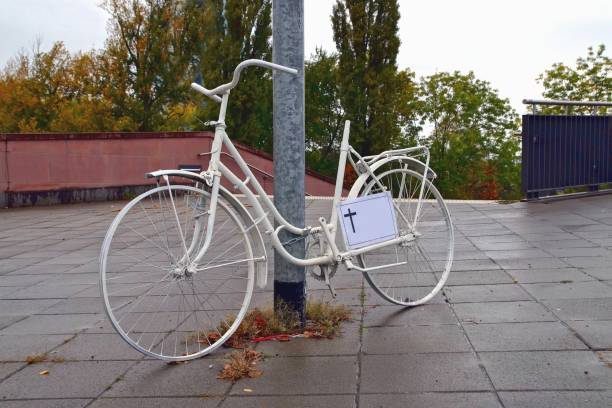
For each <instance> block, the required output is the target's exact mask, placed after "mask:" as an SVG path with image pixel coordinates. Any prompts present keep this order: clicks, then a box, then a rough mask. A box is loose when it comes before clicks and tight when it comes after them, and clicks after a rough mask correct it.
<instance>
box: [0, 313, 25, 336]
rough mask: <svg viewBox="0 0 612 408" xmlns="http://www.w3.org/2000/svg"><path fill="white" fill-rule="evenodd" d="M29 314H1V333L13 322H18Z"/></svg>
mask: <svg viewBox="0 0 612 408" xmlns="http://www.w3.org/2000/svg"><path fill="white" fill-rule="evenodd" d="M27 317H28V316H27V315H8V316H6V315H5V316H0V333H1V330H2V329H4V328H6V327H9V326H10V325H12V324H13V323H17V322H19V321H20V320H23V319H26V318H27Z"/></svg>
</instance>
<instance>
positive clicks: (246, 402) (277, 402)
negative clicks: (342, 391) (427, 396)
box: [221, 384, 367, 408]
mask: <svg viewBox="0 0 612 408" xmlns="http://www.w3.org/2000/svg"><path fill="white" fill-rule="evenodd" d="M236 387H240V385H239V384H237V385H236ZM354 406H355V396H354V395H325V396H321V395H305V396H302V395H291V396H280V397H242V396H240V397H239V396H231V397H229V398H227V399H226V400H225V401H224V402H223V404H221V407H222V408H238V407H239V408H261V407H265V408H286V407H291V408H316V407H334V408H352V407H354ZM366 406H367V405H366Z"/></svg>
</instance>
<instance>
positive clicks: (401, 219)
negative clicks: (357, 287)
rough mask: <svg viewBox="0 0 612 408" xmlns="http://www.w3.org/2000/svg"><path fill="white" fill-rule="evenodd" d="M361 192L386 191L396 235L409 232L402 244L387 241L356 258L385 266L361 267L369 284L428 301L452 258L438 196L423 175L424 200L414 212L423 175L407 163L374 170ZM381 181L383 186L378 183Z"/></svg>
mask: <svg viewBox="0 0 612 408" xmlns="http://www.w3.org/2000/svg"><path fill="white" fill-rule="evenodd" d="M377 177H378V178H379V181H380V185H379V184H378V183H377V182H376V180H370V181H369V182H368V183H367V184H366V185H365V187H364V188H363V189H362V190H361V191H362V192H361V194H360V195H362V196H363V195H369V194H376V193H380V192H382V191H389V192H390V193H391V196H392V198H393V202H394V207H395V216H396V222H397V225H398V230H399V231H400V234H402V235H403V234H406V233H414V234H415V236H416V238H415V240H414V241H411V242H408V243H407V244H398V245H391V246H387V247H384V248H380V249H377V250H374V251H369V252H367V253H365V254H363V255H361V256H360V257H359V261H360V263H361V266H362V267H363V268H372V267H380V266H384V265H391V264H399V265H395V266H389V267H385V268H382V269H378V270H375V271H369V272H364V277H365V278H366V280H367V281H368V283H369V284H370V286H371V287H372V288H373V289H374V290H375V291H376V292H377V293H378V294H379V295H380V296H382V297H383V298H385V299H386V300H388V301H389V302H392V303H395V304H398V305H402V306H417V305H420V304H423V303H426V302H427V301H429V300H431V299H432V298H433V297H434V296H435V295H436V294H437V293H438V292H439V291H440V289H442V287H443V286H444V283H445V282H446V280H447V279H448V275H449V273H450V269H451V265H452V261H453V245H454V235H453V225H452V222H451V218H450V214H449V211H448V208H447V207H446V204H445V203H444V200H443V199H442V196H441V195H440V193H439V192H438V190H437V189H436V187H435V186H434V185H433V184H432V183H431V181H430V180H429V179H426V180H425V186H424V191H423V201H422V204H421V209H420V212H419V215H418V219H415V217H416V209H417V206H418V201H419V193H420V189H421V185H422V183H423V175H422V174H420V173H417V172H416V171H414V170H410V169H408V168H402V167H399V168H392V169H389V170H386V171H384V172H382V173H381V174H380V175H377ZM381 185H382V186H381Z"/></svg>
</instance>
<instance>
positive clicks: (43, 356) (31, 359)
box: [25, 353, 65, 364]
mask: <svg viewBox="0 0 612 408" xmlns="http://www.w3.org/2000/svg"><path fill="white" fill-rule="evenodd" d="M25 361H26V363H28V364H38V363H44V362H46V361H50V362H52V363H63V362H64V361H65V360H64V358H63V357H49V354H48V353H38V354H30V355H29V356H27V357H26V360H25Z"/></svg>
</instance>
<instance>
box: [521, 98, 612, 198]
mask: <svg viewBox="0 0 612 408" xmlns="http://www.w3.org/2000/svg"><path fill="white" fill-rule="evenodd" d="M523 103H525V104H528V105H533V106H534V111H535V106H536V105H558V106H593V107H602V106H604V107H608V106H612V103H610V102H581V101H554V100H543V101H539V100H524V101H523ZM521 181H522V190H523V192H524V193H526V195H527V198H528V199H534V198H538V197H541V196H545V195H555V194H557V193H558V192H559V191H562V190H566V189H568V188H579V187H581V188H584V187H586V188H587V190H590V191H596V190H599V189H600V187H601V186H602V185H605V184H608V183H612V116H610V115H601V114H600V115H545V114H540V115H538V114H535V113H534V114H528V115H523V129H522V174H521Z"/></svg>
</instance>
